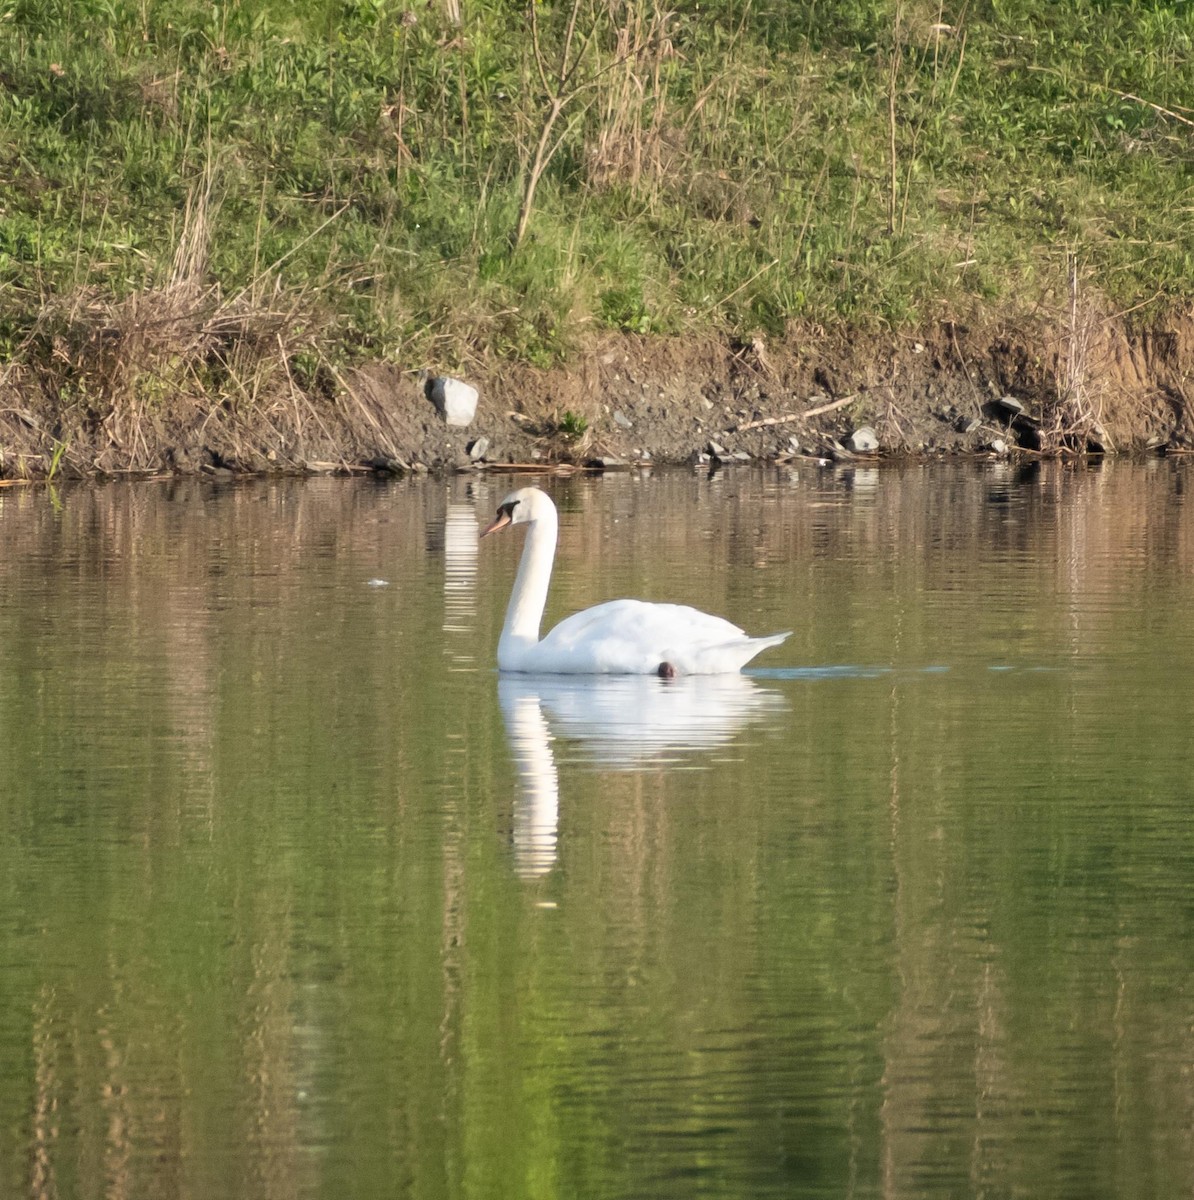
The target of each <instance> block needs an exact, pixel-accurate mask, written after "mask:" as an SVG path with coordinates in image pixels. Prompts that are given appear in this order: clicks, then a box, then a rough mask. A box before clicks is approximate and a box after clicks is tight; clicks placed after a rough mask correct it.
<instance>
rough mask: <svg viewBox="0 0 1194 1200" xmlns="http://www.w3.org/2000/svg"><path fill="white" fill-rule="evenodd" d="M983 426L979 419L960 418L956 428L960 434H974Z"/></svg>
mask: <svg viewBox="0 0 1194 1200" xmlns="http://www.w3.org/2000/svg"><path fill="white" fill-rule="evenodd" d="M981 424H982V422H981V421H980V420H979V419H978V417H959V418H958V419H957V422H956V423H955V425H954V428H955V429H957V431H958V432H959V433H973V432H974V431H975V430H976V429H977V428H978V427H979V426H980V425H981Z"/></svg>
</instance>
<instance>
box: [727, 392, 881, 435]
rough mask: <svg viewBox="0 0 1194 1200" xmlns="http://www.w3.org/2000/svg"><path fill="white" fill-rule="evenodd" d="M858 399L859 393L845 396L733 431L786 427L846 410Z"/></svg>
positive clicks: (748, 423) (739, 427)
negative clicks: (840, 409) (838, 410)
mask: <svg viewBox="0 0 1194 1200" xmlns="http://www.w3.org/2000/svg"><path fill="white" fill-rule="evenodd" d="M857 399H858V395H857V393H855V394H854V395H851V396H843V397H842V398H841V399H840V400H831V401H830V402H829V403H828V404H818V405H817V406H816V408H810V409H806V410H805V411H804V412H802V413H788V414H787V415H786V416H782V417H763V418H762V419H761V420H758V421H747V423H746V424H745V425H739V426H737V428H736V429H734V430H733V432H735V433H745V432H746V431H747V430H749V429H765V428H768V427H769V426H771V425H786V424H787V423H788V422H789V421H806V420H808V418H809V417H819V416H822V415H823V414H825V413H829V412H834V411H835V410H837V409H839V408H845V407H846V405H847V404H853V403H854V401H855V400H857Z"/></svg>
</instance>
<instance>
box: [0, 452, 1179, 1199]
mask: <svg viewBox="0 0 1194 1200" xmlns="http://www.w3.org/2000/svg"><path fill="white" fill-rule="evenodd" d="M1192 481H1194V476H1192V475H1191V474H1190V472H1189V470H1188V469H1185V468H1183V467H1182V466H1180V465H1174V464H1172V463H1167V462H1162V461H1156V462H1150V463H1146V464H1110V465H1108V466H1106V467H1103V468H1101V469H1091V470H1080V469H1069V468H1065V467H1061V466H1054V465H1048V464H1047V465H1045V466H1042V467H1040V468H1039V469H1035V470H1027V471H1019V472H1018V471H1016V470H1014V469H1012V468H1010V467H1007V466H994V467H970V466H963V467H945V468H917V469H909V470H883V471H875V470H856V471H825V470H816V469H807V468H801V469H799V470H776V471H769V472H760V473H752V472H746V471H744V472H741V473H733V472H730V473H725V474H722V475H719V476H718V477H716V478H714V479H711V480H710V479H706V478H704V477H698V476H690V475H687V474H684V473H677V474H667V475H661V476H658V477H654V478H650V477H643V478H639V477H630V476H618V477H608V478H604V479H591V478H578V479H573V480H568V481H549V482H548V483H546V484H545V486H546V487H548V488H549V490H551V491H552V493H553V495H554V496H555V498H556V501H557V503H558V504H559V505H560V508H561V515H562V527H561V543H560V550H559V555H558V562H557V574H556V578H555V581H554V584H553V590H552V597H551V600H550V602H549V611H548V620H549V621H551V620H554V619H558V618H559V617H561V616H564V615H566V614H567V613H568V612H571V611H574V610H575V609H576V608H579V607H583V606H585V605H588V604H591V603H595V602H597V601H600V600H605V599H610V598H613V597H615V596H619V595H633V596H640V597H643V598H646V599H657V600H672V601H679V602H686V603H694V604H697V605H699V606H700V607H702V608H705V609H708V610H710V611H713V612H717V613H720V614H721V615H724V616H728V617H730V618H732V619H733V620H735V621H736V622H737V623H739V624H741V625H743V626H745V627H746V628H747V629H749V630H750V631H751V632H755V633H767V632H772V631H775V630H779V629H786V628H791V629H793V630H794V633H793V636H792V637H791V638H790V639H789V641H788V642H787V643H786V644H785V645H784V646H783V647H781V648H779V649H777V650H771V651H768V652H767V653H766V654H765V655H764V656H762V657H760V658H759V659H758V660H757V661H756V663H755V664H754V669H753V670H752V671H751V673H750V674H748V675H747V676H746V677H743V678H732V679H729V680H703V681H702V680H678V681H675V682H674V683H668V682H665V681H660V680H655V679H636V680H610V681H604V682H596V681H587V682H582V681H576V680H560V679H555V680H552V679H499V678H498V676H497V675H496V673H495V672H494V669H493V665H494V649H495V646H496V641H497V635H498V631H499V629H500V627H501V621H502V616H503V610H504V605H505V601H506V597H507V595H508V593H509V588H510V586H511V583H512V581H513V575H514V570H515V567H516V562H517V554H518V551H519V549H520V542H519V537H518V535H517V534H516V533H513V532H512V533H509V534H506V535H503V536H502V537H498V538H493V539H488V540H487V541H486V542H484V543H482V544H481V545H480V547H478V545H477V543H476V540H475V533H476V529H477V525H478V523H479V522H482V521H485V520H488V518H489V517H490V516H491V515H492V512H493V510H494V508H495V507H496V505H497V503H498V501H500V499H501V497H502V495H503V494H504V492H505V490H506V489H507V488H508V487H509V486H512V485H511V484H510V482H509V481H508V480H506V479H503V478H492V477H486V478H473V479H468V480H463V479H462V480H453V481H451V482H447V483H445V482H443V481H421V482H411V483H391V484H378V483H375V482H371V481H355V482H347V481H335V480H318V481H311V482H306V483H303V482H293V481H285V482H270V483H254V484H249V485H226V484H225V485H220V484H215V483H210V482H198V481H187V482H169V481H158V482H149V483H143V484H137V485H125V486H108V487H79V488H71V489H68V490H62V491H60V492H59V493H57V494H52V493H49V492H47V491H46V490H33V489H6V490H0V1195H3V1196H20V1195H29V1196H62V1197H67V1196H70V1197H74V1196H82V1197H91V1196H95V1197H99V1196H152V1197H197V1198H206V1197H216V1196H228V1197H255V1196H263V1197H273V1196H278V1197H324V1196H326V1197H337V1198H338V1197H343V1196H357V1197H367V1196H411V1197H470V1196H476V1197H485V1198H489V1197H503V1196H508V1197H511V1198H523V1197H565V1196H566V1197H694V1196H718V1197H741V1196H751V1197H780V1196H783V1197H793V1196H801V1197H813V1196H824V1197H841V1196H878V1195H883V1196H907V1197H925V1196H930V1197H937V1196H940V1197H946V1196H950V1197H952V1196H960V1195H984V1196H1011V1195H1034V1196H1036V1195H1048V1196H1052V1197H1063V1196H1073V1197H1104V1196H1107V1197H1110V1196H1128V1197H1138V1196H1146V1195H1147V1196H1154V1197H1164V1196H1179V1195H1181V1196H1186V1195H1189V1194H1190V1192H1191V1190H1192V1188H1194V1135H1192V1133H1191V1130H1194V1084H1192V1079H1194V1075H1192V1073H1191V1072H1192V1064H1194V968H1192V966H1191V964H1194V787H1192V785H1191V778H1192V777H1194V769H1192V768H1194V763H1192V762H1191V753H1190V746H1191V736H1190V724H1191V714H1192V713H1194V620H1191V615H1190V614H1191V613H1192V612H1194V531H1192V526H1191V513H1190V507H1189V502H1188V500H1187V498H1186V492H1187V489H1188V488H1189V486H1190V483H1191V482H1192Z"/></svg>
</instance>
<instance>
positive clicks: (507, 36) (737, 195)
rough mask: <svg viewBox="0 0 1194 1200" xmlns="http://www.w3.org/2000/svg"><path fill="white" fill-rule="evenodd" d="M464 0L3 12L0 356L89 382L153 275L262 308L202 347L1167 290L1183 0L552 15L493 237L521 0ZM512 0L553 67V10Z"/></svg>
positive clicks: (437, 356) (502, 335) (102, 1)
mask: <svg viewBox="0 0 1194 1200" xmlns="http://www.w3.org/2000/svg"><path fill="white" fill-rule="evenodd" d="M462 7H463V11H464V25H463V27H462V28H460V29H456V28H454V27H453V26H451V25H450V24H449V23H448V22H447V19H446V17H445V16H444V13H443V11H442V9H441V8H440V7H439V6H438V5H433V6H431V7H428V6H427V4H425V3H423V2H419V3H413V0H412V2H410V3H408V2H407V0H370V2H360V3H334V2H323V3H320V2H304V0H295V2H293V3H288V4H281V3H276V4H274V3H255V4H235V3H231V4H225V5H219V6H212V5H210V4H199V3H194V2H191V0H173V2H166V3H155V4H151V5H150V4H143V3H140V2H138V3H136V4H134V3H128V2H124V0H90V2H86V3H64V2H58V3H56V2H53V0H9V2H8V3H5V2H4V0H0V83H2V84H3V87H2V88H0V295H2V296H3V303H2V304H0V358H2V359H4V360H7V361H11V362H17V363H20V364H25V365H31V366H40V367H52V368H53V369H54V370H56V371H59V372H66V373H69V372H70V371H71V370H76V371H78V372H79V373H81V374H84V375H86V374H87V373H88V372H90V373H91V375H92V376H94V375H95V373H96V370H97V368H96V365H95V356H94V355H92V357H91V358H88V356H87V354H86V353H84V351H85V349H86V347H88V346H91V345H92V344H93V343H94V337H95V326H96V324H97V323H98V324H99V325H103V323H104V321H105V320H108V321H110V320H111V314H112V313H117V314H119V313H121V312H124V313H125V320H126V324H127V305H128V304H129V303H130V301H131V298H134V297H136V296H138V295H141V296H144V295H147V294H154V293H155V292H160V291H161V290H162V289H168V288H169V287H171V286H177V285H178V283H179V281H180V279H183V278H184V276H185V280H186V282H188V283H189V284H190V285H192V286H194V287H196V288H200V287H201V288H203V289H206V291H205V293H204V294H205V296H206V301H205V302H206V304H207V314H206V318H205V319H207V318H210V316H211V311H213V310H215V311H221V312H222V311H225V310H226V308H227V306H228V304H229V302H230V298H233V297H238V296H239V297H241V298H242V301H241V304H242V308H243V309H246V310H248V309H252V310H253V311H257V310H261V309H266V310H269V311H270V312H271V313H273V314H274V315H275V317H276V318H277V320H276V321H275V323H274V325H271V326H270V330H269V337H268V338H267V337H265V336H264V335H262V334H261V331H260V329H257V328H256V327H254V331H253V332H252V334H251V336H250V334H248V333H246V332H245V331H244V330H241V331H240V332H239V333H235V334H233V333H225V334H223V335H221V337H222V338H223V340H222V341H221V340H220V337H217V338H215V339H214V341H213V340H211V339H209V341H208V342H205V343H204V345H205V346H206V347H207V349H206V350H204V354H206V355H207V356H208V358H210V356H211V354H212V353H213V351H212V350H211V346H212V345H215V344H216V343H218V348H217V351H216V352H215V353H216V356H217V358H219V359H220V361H221V362H222V364H223V366H224V368H227V369H231V364H232V359H233V358H234V357H235V354H242V355H243V353H244V349H243V347H238V346H236V345H234V343H235V342H236V340H237V338H241V339H242V340H243V339H245V338H249V340H252V338H256V339H257V341H258V342H260V345H257V346H256V350H255V351H254V352H255V353H257V354H258V355H268V354H269V353H271V352H272V351H271V349H270V347H272V346H274V345H280V346H282V347H289V348H291V351H292V352H293V353H295V354H299V353H301V352H309V351H311V350H312V348H313V347H318V353H319V355H321V356H324V357H326V358H327V359H328V360H330V361H332V362H337V361H352V360H354V359H360V358H370V357H384V358H388V359H393V360H395V361H399V362H403V363H405V364H418V363H421V362H425V361H426V362H434V363H436V364H438V365H443V366H453V365H459V364H464V363H467V362H468V361H470V360H475V359H476V358H477V357H479V356H487V355H496V356H499V357H504V358H509V359H519V360H527V361H532V362H540V363H548V362H551V361H554V360H557V359H560V358H566V357H567V356H568V355H569V354H571V353H574V352H576V351H577V350H578V349H579V348H580V347H581V346H583V345H584V343H585V339H586V337H587V336H588V335H589V333H590V332H591V331H593V330H595V329H600V328H613V329H623V330H629V331H633V332H636V333H682V332H685V331H693V330H702V329H706V328H709V327H717V328H720V329H724V330H726V331H727V332H730V333H733V334H736V335H745V334H756V333H765V334H777V333H780V332H782V331H783V330H784V329H785V328H787V327H788V326H789V324H790V323H791V322H793V321H797V322H799V321H805V322H816V323H833V322H840V321H847V322H851V323H855V324H859V325H862V326H868V325H874V324H876V323H886V324H889V325H894V326H906V325H915V324H916V323H918V322H926V321H931V320H934V319H936V318H940V317H946V316H957V315H959V314H961V315H963V316H965V315H967V314H970V313H973V312H974V311H975V310H976V308H981V307H984V306H985V307H988V308H992V309H995V310H996V311H998V312H999V313H1000V314H1003V315H1010V316H1012V317H1015V316H1016V315H1017V314H1020V315H1026V314H1029V313H1039V312H1040V311H1045V312H1046V313H1047V312H1049V311H1053V310H1056V311H1057V312H1058V313H1060V312H1061V311H1062V310H1063V309H1064V300H1065V295H1066V289H1067V286H1068V285H1067V262H1068V261H1069V258H1070V256H1071V255H1074V256H1076V257H1077V259H1078V261H1079V263H1080V264H1081V269H1082V278H1083V283H1084V286H1085V287H1087V288H1089V289H1090V290H1091V291H1092V292H1093V293H1095V294H1098V295H1101V296H1103V297H1105V298H1106V302H1107V304H1108V305H1111V306H1118V307H1120V308H1124V309H1126V308H1130V307H1132V306H1135V305H1139V304H1142V303H1146V302H1149V301H1152V300H1153V299H1154V298H1157V301H1156V302H1157V303H1158V304H1164V303H1174V302H1181V301H1185V300H1187V299H1189V297H1190V295H1191V292H1192V291H1194V282H1192V281H1194V222H1192V214H1194V190H1192V187H1191V183H1192V173H1191V169H1192V162H1194V156H1192V149H1191V147H1192V145H1194V127H1192V126H1191V125H1190V124H1189V122H1190V121H1191V120H1194V112H1191V110H1190V108H1189V107H1186V105H1188V104H1191V103H1194V3H1190V2H1188V0H1174V2H1173V3H1160V2H1155V3H1145V2H1143V0H1141V2H1135V3H1134V2H1124V3H1110V2H1097V0H1075V2H1073V3H1067V4H1049V5H1041V4H1039V3H1034V2H1031V0H981V2H980V0H957V2H955V3H944V4H938V3H936V2H933V3H930V2H929V0H904V2H902V3H896V2H895V0H809V2H807V3H795V2H793V0H701V2H700V3H699V4H698V3H697V2H696V0H679V2H678V3H676V4H675V5H673V6H672V7H671V8H670V9H668V10H667V14H670V15H665V11H664V9H663V8H662V6H661V5H657V4H655V3H654V2H653V0H617V2H615V3H611V0H600V2H598V0H582V2H581V4H580V6H579V25H578V28H579V29H580V30H581V32H582V34H583V33H585V32H587V31H588V30H589V29H590V28H591V29H592V30H593V37H592V38H591V39H590V40H588V41H586V42H584V43H581V45H582V53H581V54H580V55H579V56H578V57H579V63H578V65H577V66H576V68H575V73H574V75H573V76H572V78H571V81H570V83H569V87H571V86H572V84H579V85H580V89H581V90H579V91H578V92H577V93H576V94H575V95H574V96H571V97H570V103H568V104H567V105H566V106H565V107H564V109H563V111H562V113H561V115H560V118H559V121H558V122H557V124H556V125H555V126H554V128H553V130H552V141H553V142H554V141H555V139H556V138H557V137H558V138H559V143H558V147H557V148H556V150H555V152H554V154H553V155H552V156H551V157H550V158H549V160H548V162H547V165H546V169H545V170H544V173H543V177H542V180H541V181H540V183H539V186H538V189H537V191H536V193H535V203H534V209H533V214H532V217H531V221H530V225H529V230H528V234H527V236H526V237H525V238H524V239H523V240H522V241H521V243H519V244H518V245H517V246H516V247H515V246H514V245H513V244H512V234H513V231H514V228H515V225H516V222H517V216H518V210H519V203H520V200H521V199H522V197H523V194H524V191H523V189H524V187H525V180H526V172H527V168H528V164H529V162H530V160H531V157H532V153H533V149H534V144H535V141H536V138H537V137H538V135H539V132H540V129H541V128H542V125H543V121H544V113H545V109H546V105H547V103H548V99H547V98H548V95H549V92H548V91H545V89H544V81H543V78H542V77H541V75H540V71H539V69H538V67H537V65H536V63H535V58H534V47H533V40H532V38H531V37H530V35H529V32H528V31H529V25H528V17H527V12H528V10H527V9H526V8H525V6H524V5H522V4H520V3H517V2H515V0H463V5H462ZM535 11H536V13H537V25H538V30H539V34H540V44H541V49H542V53H543V66H544V67H545V74H546V77H547V80H548V82H549V84H552V86H555V85H554V83H553V81H554V79H555V76H554V75H553V69H554V66H555V65H556V64H558V61H559V58H560V55H561V53H562V49H561V48H562V46H563V44H564V37H565V29H566V23H567V20H568V17H569V14H570V11H571V4H570V0H567V2H565V0H556V2H555V3H546V2H541V3H539V4H538V6H537V8H536V10H535ZM935 26H937V27H938V28H934V27H935ZM940 26H948V27H949V28H948V29H942V28H939V27H940ZM619 30H621V31H622V32H623V33H624V34H625V35H626V36H628V37H629V39H630V42H631V43H633V42H634V40H635V38H636V37H637V38H639V39H640V40H641V41H642V46H641V49H640V52H639V53H638V54H636V55H635V56H634V57H633V58H632V59H630V60H628V61H623V60H620V59H619V51H618V45H619V43H618V41H617V36H618V33H619ZM574 57H576V55H575V51H574ZM893 109H894V114H895V125H894V143H895V161H894V172H893V169H892V168H893V164H892V156H891V135H892V127H891V124H890V115H891V113H892V111H893ZM893 173H894V179H895V188H894V198H893V188H892V178H893ZM208 187H209V188H210V199H209V201H208V203H207V204H206V205H204V206H202V208H201V210H199V213H198V215H196V212H195V210H194V208H193V209H192V218H191V220H190V224H189V225H188V223H187V219H186V217H185V215H184V214H185V213H186V211H187V205H188V200H190V202H191V203H192V206H193V205H194V201H195V197H196V196H197V195H198V194H200V193H202V192H203V191H204V189H205V188H208ZM200 218H201V219H200ZM185 239H189V242H188V244H189V245H190V246H191V247H192V249H193V251H194V253H193V254H192V255H191V256H190V258H189V259H188V262H187V264H186V269H185V270H184V271H183V273H182V275H180V270H181V269H182V268H180V266H179V262H178V259H177V257H176V255H177V251H178V247H179V243H180V241H182V240H185ZM122 305H124V306H126V308H125V309H122V308H121V306H122ZM105 312H107V313H108V316H107V317H104V316H103V314H104V313H105ZM279 322H280V324H279ZM221 328H222V327H221ZM267 342H268V343H269V345H266V343H267ZM167 357H168V356H167ZM156 361H157V366H156V367H155V370H156V371H157V372H158V373H159V374H160V373H161V371H162V365H161V364H162V356H161V355H159V358H158V360H156ZM208 366H209V367H210V364H208ZM189 370H190V373H191V375H192V376H193V377H194V378H195V379H200V376H201V375H203V371H201V370H199V369H198V368H195V367H194V366H193V365H192V367H191V368H189ZM203 370H208V367H204V368H203ZM216 374H217V375H219V372H218V371H217V372H216ZM114 378H115V377H114V376H112V375H108V376H104V377H103V379H102V380H101V383H100V385H98V386H101V388H103V387H108V388H111V387H114V386H116V384H115V383H114ZM204 378H206V376H204ZM214 386H216V387H220V386H223V384H221V383H220V382H219V380H218V379H217V380H216V381H215V384H214Z"/></svg>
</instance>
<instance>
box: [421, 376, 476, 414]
mask: <svg viewBox="0 0 1194 1200" xmlns="http://www.w3.org/2000/svg"><path fill="white" fill-rule="evenodd" d="M422 379H423V394H424V395H425V396H426V397H427V399H428V400H430V401H431V403H432V404H434V405H435V408H436V411H437V412H438V413H439V415H440V416H441V417H443V419H444V421H445V422H446V423H447V424H448V425H457V426H464V425H468V424H470V423H471V422H472V419H473V417H475V416H476V414H477V389H476V388H475V387H473V385H472V384H471V383H465V382H464V381H463V380H462V379H453V378H452V376H451V375H426V374H424V375H423V376H422Z"/></svg>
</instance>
